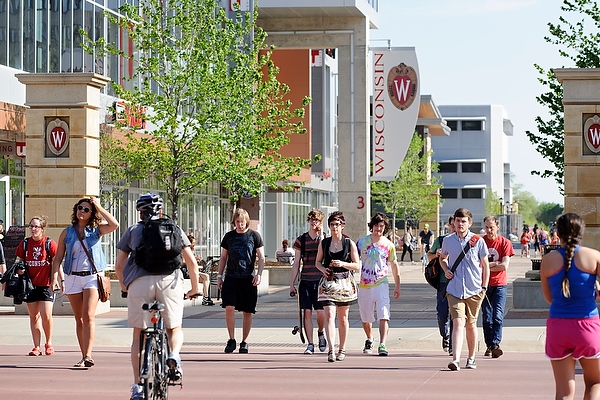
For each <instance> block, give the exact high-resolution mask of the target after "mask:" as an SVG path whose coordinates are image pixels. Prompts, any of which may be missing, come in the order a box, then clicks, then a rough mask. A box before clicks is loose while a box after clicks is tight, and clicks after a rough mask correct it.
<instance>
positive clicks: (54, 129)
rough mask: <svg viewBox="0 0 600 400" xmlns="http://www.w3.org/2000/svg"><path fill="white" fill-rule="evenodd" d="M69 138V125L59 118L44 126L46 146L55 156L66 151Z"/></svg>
mask: <svg viewBox="0 0 600 400" xmlns="http://www.w3.org/2000/svg"><path fill="white" fill-rule="evenodd" d="M69 136H70V135H69V124H68V123H67V122H65V121H63V120H61V119H59V118H56V119H55V120H53V121H50V123H48V125H47V126H46V146H47V148H48V149H49V150H50V152H51V153H52V154H54V155H55V156H60V155H61V154H63V153H64V152H65V151H66V150H67V148H68V147H69Z"/></svg>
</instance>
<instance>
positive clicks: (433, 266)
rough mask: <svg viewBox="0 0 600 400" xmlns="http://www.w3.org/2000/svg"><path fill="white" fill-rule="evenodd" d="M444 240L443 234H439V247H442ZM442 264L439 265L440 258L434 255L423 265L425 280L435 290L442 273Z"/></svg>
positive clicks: (437, 287)
mask: <svg viewBox="0 0 600 400" xmlns="http://www.w3.org/2000/svg"><path fill="white" fill-rule="evenodd" d="M443 241H444V236H440V248H441V247H442V242H443ZM442 273H443V271H442V266H441V265H440V258H439V257H435V258H434V259H433V260H431V261H429V263H427V266H426V267H425V272H424V273H423V275H425V280H426V281H427V283H429V284H430V285H431V287H433V288H434V289H435V290H438V289H439V287H440V276H441V275H442Z"/></svg>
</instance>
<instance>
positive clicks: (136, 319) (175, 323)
mask: <svg viewBox="0 0 600 400" xmlns="http://www.w3.org/2000/svg"><path fill="white" fill-rule="evenodd" d="M136 208H137V210H138V211H139V213H140V219H141V220H142V221H140V222H138V223H137V224H135V225H132V226H130V227H129V228H128V229H127V230H126V231H125V233H124V234H123V236H122V237H121V239H120V240H119V243H118V244H117V249H118V253H117V260H116V263H115V270H116V273H117V277H118V278H119V282H120V284H121V290H122V291H123V292H124V293H127V308H128V317H127V318H128V324H129V326H131V327H133V340H132V343H131V366H132V367H133V377H134V385H133V386H132V388H131V393H132V394H131V399H143V398H144V391H143V388H142V387H141V386H140V385H139V381H140V376H139V367H140V362H139V358H140V333H141V331H142V330H143V329H145V328H146V327H147V326H148V325H149V321H148V319H149V317H150V315H149V313H147V312H145V311H144V310H142V305H143V304H144V303H151V302H153V301H155V300H158V301H160V302H161V303H163V304H164V305H165V309H164V311H163V312H162V313H161V314H162V316H163V319H164V322H165V328H166V330H167V336H168V342H169V349H170V353H169V357H168V358H167V367H168V368H169V371H168V373H169V378H170V379H171V380H172V381H174V382H175V383H178V382H181V379H182V377H183V370H182V368H181V358H180V356H179V351H180V349H181V346H182V345H183V330H182V328H181V324H182V320H183V302H184V288H183V282H184V280H183V273H182V272H181V269H179V268H178V269H176V270H175V271H173V272H171V273H166V274H158V275H157V274H151V273H150V272H148V271H146V270H145V269H144V268H143V267H141V266H138V265H137V264H136V263H135V257H134V256H133V255H132V252H133V251H134V250H135V249H136V248H137V247H138V245H139V243H140V242H141V240H142V229H143V227H144V222H143V221H144V220H146V219H147V218H160V217H162V209H163V199H162V198H161V197H160V196H158V195H156V194H152V193H147V194H144V195H142V196H140V198H139V199H138V200H137V202H136ZM180 229H181V228H180ZM181 238H182V241H183V248H182V250H181V255H182V256H183V259H184V260H185V264H186V265H187V268H188V272H189V274H190V283H191V285H192V288H191V290H190V291H189V292H188V293H187V297H188V298H191V297H195V296H197V295H198V292H199V289H198V263H197V262H196V258H195V257H194V254H193V253H192V250H191V248H190V241H189V240H188V238H187V236H186V235H185V233H184V232H183V230H182V231H181Z"/></svg>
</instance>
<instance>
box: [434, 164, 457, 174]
mask: <svg viewBox="0 0 600 400" xmlns="http://www.w3.org/2000/svg"><path fill="white" fill-rule="evenodd" d="M438 172H458V163H455V162H442V163H440V165H439V167H438Z"/></svg>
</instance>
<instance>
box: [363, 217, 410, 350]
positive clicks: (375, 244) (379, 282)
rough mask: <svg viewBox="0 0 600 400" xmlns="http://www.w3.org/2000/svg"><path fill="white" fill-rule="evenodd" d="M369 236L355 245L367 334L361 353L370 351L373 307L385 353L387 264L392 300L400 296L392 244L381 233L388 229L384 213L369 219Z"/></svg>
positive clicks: (398, 278) (388, 296) (387, 316)
mask: <svg viewBox="0 0 600 400" xmlns="http://www.w3.org/2000/svg"><path fill="white" fill-rule="evenodd" d="M368 225H369V230H370V231H371V234H370V235H367V236H365V237H363V238H362V239H360V240H359V241H358V243H357V244H356V246H357V247H358V252H359V254H360V259H361V262H362V268H361V273H360V286H359V287H360V290H359V291H358V307H359V310H360V318H361V320H362V326H363V329H364V331H365V334H366V335H367V340H366V341H365V347H364V348H363V353H365V354H369V353H372V352H373V333H372V330H373V322H374V321H375V318H374V315H373V309H374V308H375V310H376V311H377V318H378V319H379V348H378V354H379V355H380V356H387V355H388V351H387V348H386V346H385V341H386V339H387V334H388V329H389V321H390V288H389V284H388V264H389V265H391V267H392V276H393V278H394V299H395V300H398V298H399V297H400V274H399V272H398V261H397V258H396V248H395V246H394V243H392V241H390V240H389V239H388V238H387V237H385V236H384V235H385V234H386V233H387V232H388V231H389V230H390V222H389V219H388V217H387V215H385V214H383V213H381V212H378V213H376V214H375V215H374V216H373V218H371V222H369V224H368Z"/></svg>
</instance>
